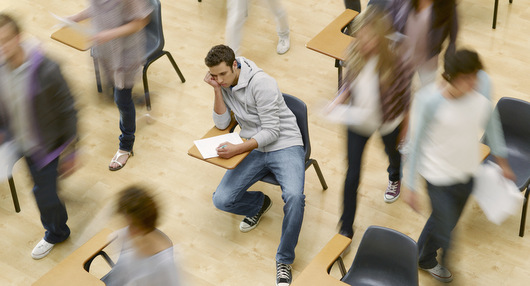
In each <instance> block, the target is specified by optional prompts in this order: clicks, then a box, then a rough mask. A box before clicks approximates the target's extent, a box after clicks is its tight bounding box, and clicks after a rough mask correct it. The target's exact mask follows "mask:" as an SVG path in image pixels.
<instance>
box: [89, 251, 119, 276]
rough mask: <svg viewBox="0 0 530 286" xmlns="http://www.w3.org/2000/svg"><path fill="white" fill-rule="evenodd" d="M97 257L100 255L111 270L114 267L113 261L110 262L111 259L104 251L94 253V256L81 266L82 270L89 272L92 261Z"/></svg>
mask: <svg viewBox="0 0 530 286" xmlns="http://www.w3.org/2000/svg"><path fill="white" fill-rule="evenodd" d="M98 255H101V256H103V258H104V259H105V261H107V263H108V264H109V266H110V267H111V268H112V267H114V265H115V264H114V261H112V259H110V257H109V255H108V254H107V253H106V252H105V251H103V250H102V251H100V252H98V253H96V254H95V255H94V256H92V257H91V258H90V259H88V260H87V261H86V262H85V264H84V265H83V268H84V269H85V271H86V272H90V265H91V264H92V261H94V259H95V258H96V257H98Z"/></svg>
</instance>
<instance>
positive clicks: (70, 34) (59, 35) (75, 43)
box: [50, 22, 92, 51]
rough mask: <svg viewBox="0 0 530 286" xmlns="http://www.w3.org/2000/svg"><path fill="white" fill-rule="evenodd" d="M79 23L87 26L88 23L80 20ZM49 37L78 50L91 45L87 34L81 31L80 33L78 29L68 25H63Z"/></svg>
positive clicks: (86, 48) (88, 47) (84, 49)
mask: <svg viewBox="0 0 530 286" xmlns="http://www.w3.org/2000/svg"><path fill="white" fill-rule="evenodd" d="M81 25H84V26H88V25H89V23H88V22H81ZM50 37H51V38H52V39H54V40H56V41H58V42H61V43H63V44H65V45H67V46H70V47H72V48H74V49H77V50H80V51H86V50H88V49H90V47H91V46H92V43H91V42H90V40H89V39H88V36H87V35H84V34H83V33H80V32H79V31H77V30H75V29H73V28H70V27H63V28H61V29H59V30H57V31H55V32H54V33H53V34H51V36H50Z"/></svg>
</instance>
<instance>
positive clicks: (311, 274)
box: [291, 234, 351, 286]
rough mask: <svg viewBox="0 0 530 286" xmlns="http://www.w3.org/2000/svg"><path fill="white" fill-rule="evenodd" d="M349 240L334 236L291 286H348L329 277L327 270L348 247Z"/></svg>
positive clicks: (341, 236)
mask: <svg viewBox="0 0 530 286" xmlns="http://www.w3.org/2000/svg"><path fill="white" fill-rule="evenodd" d="M350 243H351V239H350V238H347V237H345V236H343V235H340V234H335V236H334V237H333V238H332V239H331V240H330V241H329V242H328V243H327V244H326V245H325V246H324V248H322V250H321V251H320V252H319V253H318V254H317V256H315V258H313V260H311V262H310V263H309V265H307V267H306V268H305V269H304V270H303V271H302V272H301V273H300V274H299V275H298V277H296V279H295V280H294V281H293V284H291V286H323V285H325V286H345V285H348V284H346V283H344V282H341V281H340V280H339V279H337V278H334V277H332V276H330V275H329V273H328V269H329V268H330V267H331V266H332V265H333V263H335V261H336V260H337V259H338V258H339V256H340V254H341V253H342V252H343V251H344V250H345V249H346V248H347V247H348V245H350Z"/></svg>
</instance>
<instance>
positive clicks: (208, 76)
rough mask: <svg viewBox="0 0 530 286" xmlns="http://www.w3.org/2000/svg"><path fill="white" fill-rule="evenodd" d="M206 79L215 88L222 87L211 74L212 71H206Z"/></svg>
mask: <svg viewBox="0 0 530 286" xmlns="http://www.w3.org/2000/svg"><path fill="white" fill-rule="evenodd" d="M204 81H205V82H206V83H207V84H209V85H211V86H212V87H213V88H221V86H220V85H219V83H218V82H217V81H216V80H215V79H214V78H213V76H212V75H211V74H210V72H207V73H206V76H204Z"/></svg>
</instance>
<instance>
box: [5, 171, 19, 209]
mask: <svg viewBox="0 0 530 286" xmlns="http://www.w3.org/2000/svg"><path fill="white" fill-rule="evenodd" d="M8 181H9V188H10V189H11V196H12V197H13V205H15V211H16V212H17V213H19V212H20V204H19V203H18V196H17V189H16V188H15V181H14V180H13V176H9V179H8Z"/></svg>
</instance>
